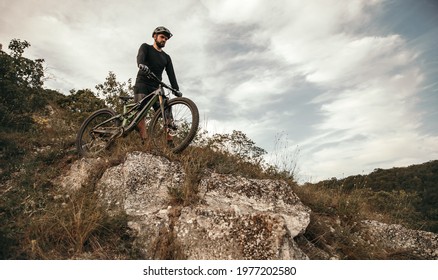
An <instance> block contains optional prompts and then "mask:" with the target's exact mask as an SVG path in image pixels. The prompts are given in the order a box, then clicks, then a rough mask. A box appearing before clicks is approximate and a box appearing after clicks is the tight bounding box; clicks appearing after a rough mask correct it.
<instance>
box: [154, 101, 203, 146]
mask: <svg viewBox="0 0 438 280" xmlns="http://www.w3.org/2000/svg"><path fill="white" fill-rule="evenodd" d="M164 112H165V113H164V114H165V121H163V116H162V113H161V110H158V111H157V112H155V115H154V117H153V118H152V120H151V122H150V124H149V128H148V134H149V137H150V138H151V139H152V142H153V144H154V146H155V147H157V148H159V149H170V150H171V151H172V152H174V153H179V152H182V151H183V150H184V149H185V148H187V146H188V145H189V144H190V142H191V141H192V140H193V138H194V137H195V135H196V133H197V131H198V126H199V112H198V108H197V107H196V105H195V103H193V101H191V100H190V99H188V98H185V97H180V98H174V99H172V100H170V101H167V102H166V104H165V106H164Z"/></svg>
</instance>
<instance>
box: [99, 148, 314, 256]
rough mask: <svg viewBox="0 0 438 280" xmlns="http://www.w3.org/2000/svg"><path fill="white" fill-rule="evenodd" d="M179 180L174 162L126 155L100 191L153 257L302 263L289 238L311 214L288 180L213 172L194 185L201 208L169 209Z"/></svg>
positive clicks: (107, 175) (181, 179)
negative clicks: (126, 219)
mask: <svg viewBox="0 0 438 280" xmlns="http://www.w3.org/2000/svg"><path fill="white" fill-rule="evenodd" d="M184 178H185V174H184V172H183V171H182V168H181V166H180V165H179V164H176V163H171V162H169V161H168V160H167V159H165V158H162V157H157V156H152V155H150V154H145V153H131V154H128V155H127V158H126V161H125V162H124V163H123V164H120V165H118V166H115V167H112V168H109V169H108V170H107V171H106V172H105V173H104V175H103V177H102V178H101V180H100V182H99V184H98V189H99V191H100V196H101V198H102V199H103V200H104V201H105V203H106V204H107V206H108V209H109V210H110V211H120V210H122V211H125V212H126V213H127V214H128V215H130V216H131V222H130V223H129V226H130V227H131V228H132V229H134V230H135V231H136V232H137V244H138V246H141V247H142V249H143V251H144V253H145V255H146V256H147V257H149V258H151V259H153V258H160V257H173V258H188V259H307V256H306V255H305V254H304V253H303V252H302V251H301V250H300V249H299V248H298V246H297V245H296V244H295V242H294V240H293V238H294V237H295V236H296V235H297V234H299V233H302V232H304V230H305V229H306V227H307V225H308V223H309V221H310V209H309V208H307V207H306V206H304V205H303V204H302V203H301V202H300V200H299V199H298V197H297V196H296V195H295V194H294V193H293V192H292V190H291V188H290V186H288V185H287V184H286V183H285V182H283V181H271V180H251V179H246V178H242V177H235V176H231V175H221V174H215V173H212V174H210V175H209V176H206V177H205V178H204V179H203V180H202V181H201V183H200V185H199V187H198V189H199V194H198V195H199V197H200V201H199V203H197V204H196V205H192V206H187V207H181V206H171V200H172V198H171V196H170V195H169V190H171V189H178V188H182V187H183V184H184ZM166 247H167V248H166ZM166 250H171V251H173V253H172V254H171V255H169V254H168V253H167V254H166V252H168V251H166ZM175 251H176V252H177V253H175Z"/></svg>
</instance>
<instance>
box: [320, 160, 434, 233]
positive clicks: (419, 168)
mask: <svg viewBox="0 0 438 280" xmlns="http://www.w3.org/2000/svg"><path fill="white" fill-rule="evenodd" d="M315 185H316V186H319V187H327V188H333V189H342V190H343V191H346V192H351V191H353V190H357V189H364V190H366V189H369V190H371V191H372V197H371V198H370V199H372V200H374V201H375V203H376V204H377V203H379V204H380V206H379V207H380V210H381V211H383V212H384V211H389V210H394V209H391V208H393V207H395V206H396V207H400V208H402V205H404V206H405V208H404V209H400V210H403V212H401V213H399V216H401V215H402V214H404V215H405V220H409V221H410V223H411V225H415V227H418V228H421V229H424V230H428V231H433V232H438V160H434V161H429V162H425V163H423V164H417V165H411V166H408V167H397V168H391V169H380V168H378V169H375V170H374V171H373V172H371V173H370V174H368V175H356V176H349V177H347V178H343V179H336V178H332V179H331V180H325V181H321V182H318V183H316V184H315ZM385 202H386V203H385Z"/></svg>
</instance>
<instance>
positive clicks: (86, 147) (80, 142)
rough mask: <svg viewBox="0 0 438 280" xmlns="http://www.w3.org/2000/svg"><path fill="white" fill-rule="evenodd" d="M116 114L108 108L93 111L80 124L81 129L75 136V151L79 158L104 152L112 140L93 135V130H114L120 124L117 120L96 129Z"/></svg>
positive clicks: (104, 136) (106, 136) (103, 136)
mask: <svg viewBox="0 0 438 280" xmlns="http://www.w3.org/2000/svg"><path fill="white" fill-rule="evenodd" d="M116 114H117V113H116V112H115V111H114V110H112V109H109V108H104V109H100V110H97V111H95V112H94V113H93V114H91V115H90V116H89V117H88V118H87V119H85V121H84V122H83V123H82V125H81V128H80V129H79V132H78V134H77V136H76V150H77V151H78V153H79V155H81V156H95V155H98V154H100V153H101V152H102V151H104V150H106V149H107V148H108V147H109V146H110V144H111V142H112V140H113V139H112V138H111V137H109V136H108V134H105V135H99V134H96V133H93V131H92V130H93V129H95V128H103V129H105V128H108V129H109V128H114V127H119V126H120V125H121V122H120V120H119V119H114V120H113V121H111V122H109V123H107V124H105V125H103V126H100V127H97V125H98V124H99V123H102V122H103V121H105V120H107V119H109V118H112V117H113V116H115V115H116Z"/></svg>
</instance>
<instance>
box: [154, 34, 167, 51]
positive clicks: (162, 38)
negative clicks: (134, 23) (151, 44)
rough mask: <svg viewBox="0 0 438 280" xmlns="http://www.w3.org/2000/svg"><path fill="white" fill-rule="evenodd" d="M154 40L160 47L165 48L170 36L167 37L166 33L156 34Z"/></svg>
mask: <svg viewBox="0 0 438 280" xmlns="http://www.w3.org/2000/svg"><path fill="white" fill-rule="evenodd" d="M154 40H155V43H156V44H157V46H158V47H160V48H164V46H165V45H166V41H167V40H169V38H167V36H166V35H164V34H155V35H154Z"/></svg>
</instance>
